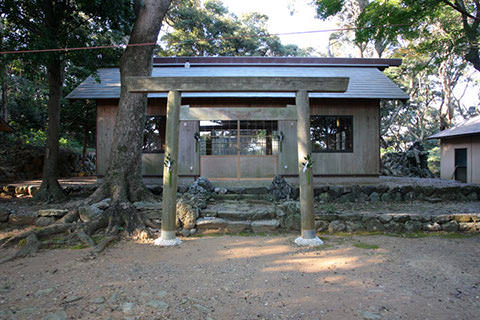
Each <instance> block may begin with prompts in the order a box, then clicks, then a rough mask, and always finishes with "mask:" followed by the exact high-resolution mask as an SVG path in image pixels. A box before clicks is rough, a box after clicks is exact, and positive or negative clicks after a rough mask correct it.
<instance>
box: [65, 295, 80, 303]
mask: <svg viewBox="0 0 480 320" xmlns="http://www.w3.org/2000/svg"><path fill="white" fill-rule="evenodd" d="M82 299H83V297H82V296H70V297H68V298H66V299H65V300H64V301H63V302H65V303H72V302H75V301H79V300H82Z"/></svg>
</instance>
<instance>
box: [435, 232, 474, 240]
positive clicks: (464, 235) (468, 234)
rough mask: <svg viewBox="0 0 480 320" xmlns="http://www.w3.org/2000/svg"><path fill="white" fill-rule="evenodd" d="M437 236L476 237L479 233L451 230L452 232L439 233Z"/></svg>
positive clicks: (447, 237)
mask: <svg viewBox="0 0 480 320" xmlns="http://www.w3.org/2000/svg"><path fill="white" fill-rule="evenodd" d="M438 236H439V237H440V238H444V239H468V238H473V237H478V236H479V234H478V233H459V232H453V233H440V234H438Z"/></svg>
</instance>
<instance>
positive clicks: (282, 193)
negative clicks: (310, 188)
mask: <svg viewBox="0 0 480 320" xmlns="http://www.w3.org/2000/svg"><path fill="white" fill-rule="evenodd" d="M269 190H270V193H271V194H272V196H273V198H274V199H275V200H276V201H278V200H282V199H287V200H290V199H294V198H295V190H294V188H293V187H292V186H291V185H290V184H289V183H288V182H287V180H285V178H284V177H282V176H275V177H274V178H273V181H272V184H271V185H270V187H269Z"/></svg>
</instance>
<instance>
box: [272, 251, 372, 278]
mask: <svg viewBox="0 0 480 320" xmlns="http://www.w3.org/2000/svg"><path fill="white" fill-rule="evenodd" d="M341 251H343V250H341ZM330 253H332V252H331V251H330ZM334 254H335V255H334V256H330V255H329V256H326V257H294V258H293V259H291V258H286V259H277V260H275V261H274V264H275V265H273V266H268V267H265V268H264V269H263V271H265V272H278V271H301V272H312V273H313V272H321V271H328V270H330V269H332V268H335V269H340V270H347V269H355V268H361V267H364V266H365V264H364V263H360V262H359V261H358V258H357V257H351V256H346V255H336V254H338V253H334Z"/></svg>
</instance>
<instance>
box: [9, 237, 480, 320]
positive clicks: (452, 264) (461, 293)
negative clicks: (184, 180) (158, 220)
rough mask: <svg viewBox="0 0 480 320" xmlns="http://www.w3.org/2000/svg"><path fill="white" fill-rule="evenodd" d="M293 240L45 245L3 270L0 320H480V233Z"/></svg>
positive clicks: (270, 238)
mask: <svg viewBox="0 0 480 320" xmlns="http://www.w3.org/2000/svg"><path fill="white" fill-rule="evenodd" d="M294 237H295V235H280V236H266V237H262V236H251V237H242V236H220V237H218V236H216V237H211V236H208V237H207V236H206V237H200V238H189V239H184V240H185V241H184V243H183V244H182V245H181V246H180V247H175V248H159V247H154V246H151V245H149V244H140V243H134V242H125V241H123V242H120V243H117V244H115V245H114V246H113V247H111V248H110V249H109V250H107V251H106V252H105V254H104V255H102V256H100V257H99V258H97V259H96V260H84V259H83V257H84V256H85V254H86V250H72V249H68V250H67V249H57V250H48V251H42V252H40V253H39V254H37V256H35V257H30V258H25V259H21V260H16V261H13V262H9V263H7V264H4V265H1V266H0V319H44V318H45V317H47V319H66V318H67V319H478V316H479V314H480V272H479V269H480V268H479V265H480V237H478V236H476V237H471V238H461V239H446V238H442V237H438V236H431V237H427V238H421V239H415V238H414V239H411V238H397V237H388V236H353V237H349V236H347V237H340V236H326V239H325V242H326V245H325V246H324V247H323V248H321V249H309V248H299V247H296V246H294V245H293V244H292V240H293V239H294ZM359 244H360V245H359ZM365 244H371V245H378V246H379V248H378V249H365V248H358V247H356V246H355V245H359V246H361V247H362V246H363V247H364V246H365ZM7 253H9V252H7V251H6V250H2V251H0V254H1V255H4V254H7Z"/></svg>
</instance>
